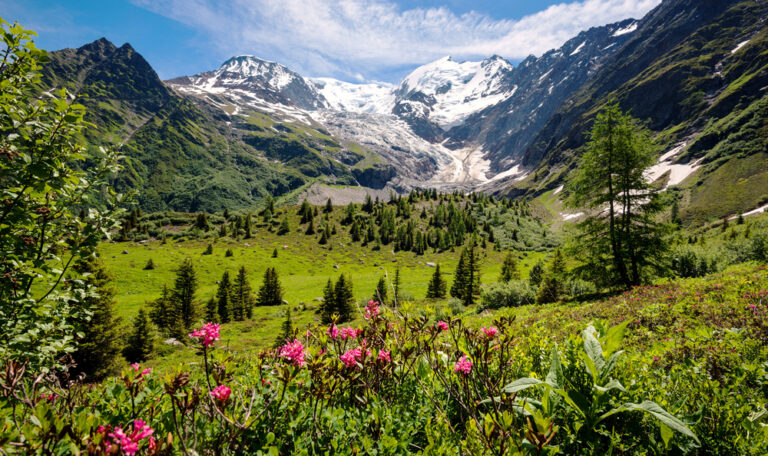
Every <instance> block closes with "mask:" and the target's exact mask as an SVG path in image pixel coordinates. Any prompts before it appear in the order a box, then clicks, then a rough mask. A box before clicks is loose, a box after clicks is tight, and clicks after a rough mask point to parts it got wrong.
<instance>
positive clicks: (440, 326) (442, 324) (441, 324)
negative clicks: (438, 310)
mask: <svg viewBox="0 0 768 456" xmlns="http://www.w3.org/2000/svg"><path fill="white" fill-rule="evenodd" d="M437 328H438V329H439V330H440V331H448V323H446V322H444V321H443V320H440V321H438V322H437Z"/></svg>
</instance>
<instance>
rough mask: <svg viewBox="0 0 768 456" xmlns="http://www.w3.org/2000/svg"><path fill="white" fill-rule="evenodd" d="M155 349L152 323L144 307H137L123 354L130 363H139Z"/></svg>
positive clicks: (146, 358)
mask: <svg viewBox="0 0 768 456" xmlns="http://www.w3.org/2000/svg"><path fill="white" fill-rule="evenodd" d="M154 350H155V334H154V329H153V328H152V323H151V322H150V321H149V317H148V316H147V313H146V312H145V311H144V309H139V313H138V315H136V318H134V319H133V328H132V329H131V332H130V334H129V335H128V340H126V344H125V348H124V349H123V356H125V359H126V360H128V362H130V363H140V362H143V361H146V360H148V359H149V358H150V357H151V356H152V352H154Z"/></svg>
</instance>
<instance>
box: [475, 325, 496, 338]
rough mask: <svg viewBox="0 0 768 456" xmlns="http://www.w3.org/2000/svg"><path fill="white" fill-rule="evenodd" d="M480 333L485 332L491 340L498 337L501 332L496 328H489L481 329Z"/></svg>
mask: <svg viewBox="0 0 768 456" xmlns="http://www.w3.org/2000/svg"><path fill="white" fill-rule="evenodd" d="M480 331H482V332H484V333H485V335H486V336H487V337H488V338H489V339H493V338H494V337H496V334H497V333H498V332H499V329H498V328H497V327H495V326H489V327H487V328H480Z"/></svg>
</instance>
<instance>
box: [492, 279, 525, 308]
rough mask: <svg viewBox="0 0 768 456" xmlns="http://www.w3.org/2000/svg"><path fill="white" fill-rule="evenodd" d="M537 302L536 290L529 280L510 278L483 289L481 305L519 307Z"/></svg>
mask: <svg viewBox="0 0 768 456" xmlns="http://www.w3.org/2000/svg"><path fill="white" fill-rule="evenodd" d="M535 302H536V291H535V290H534V289H533V288H532V287H531V285H530V284H529V283H528V282H524V281H521V280H510V281H509V282H501V283H495V284H493V285H491V286H490V287H488V288H487V289H485V290H483V294H482V296H481V298H480V305H481V307H482V308H483V309H499V308H501V307H518V306H524V305H528V304H533V303H535Z"/></svg>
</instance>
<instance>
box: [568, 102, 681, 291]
mask: <svg viewBox="0 0 768 456" xmlns="http://www.w3.org/2000/svg"><path fill="white" fill-rule="evenodd" d="M655 161H656V158H655V156H654V154H653V148H652V147H651V140H650V135H649V132H648V130H647V129H645V128H644V127H642V126H641V125H640V124H639V122H638V121H637V120H636V119H633V118H632V117H631V116H629V115H628V114H626V113H624V112H622V111H621V109H620V108H619V106H618V104H610V105H608V106H606V107H604V108H603V109H602V110H601V111H600V112H599V113H598V115H597V118H596V119H595V123H594V125H593V127H592V130H591V131H590V134H589V142H588V144H587V148H586V151H585V153H584V155H583V156H582V158H581V161H580V163H579V167H578V169H577V170H576V172H575V173H574V177H573V179H572V180H571V181H570V183H569V193H570V197H569V198H568V199H567V201H566V203H567V204H568V205H569V206H570V207H573V208H580V209H582V210H586V211H587V216H586V217H585V219H584V220H583V221H582V222H579V223H578V225H577V228H578V230H579V235H578V236H575V237H574V239H573V241H572V243H571V249H572V251H573V252H578V257H579V258H582V259H583V260H582V265H581V266H579V267H578V268H577V269H576V272H578V273H579V274H581V275H583V276H585V277H587V278H589V279H591V280H593V281H595V282H596V283H601V284H604V285H608V286H613V285H618V286H620V287H624V288H627V287H631V286H633V285H639V284H640V283H642V282H643V281H644V280H645V279H646V278H647V276H648V272H649V271H652V270H654V269H657V270H658V269H661V268H662V267H663V259H662V257H663V253H664V252H665V250H666V242H665V236H664V235H665V233H666V231H667V226H666V225H665V224H663V223H661V222H660V221H659V220H658V215H659V213H660V212H661V211H662V210H663V209H664V205H663V203H662V199H661V198H660V196H659V189H658V188H657V187H655V186H653V185H651V184H650V183H649V182H648V181H647V179H646V170H647V169H648V168H649V167H650V166H651V165H653V164H654V163H655ZM606 279H608V280H606Z"/></svg>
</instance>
